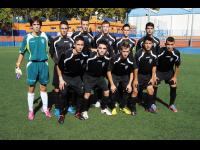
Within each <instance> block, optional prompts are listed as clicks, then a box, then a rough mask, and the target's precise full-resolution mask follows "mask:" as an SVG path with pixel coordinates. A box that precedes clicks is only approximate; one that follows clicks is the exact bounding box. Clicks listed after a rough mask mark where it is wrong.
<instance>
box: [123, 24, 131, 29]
mask: <svg viewBox="0 0 200 150" xmlns="http://www.w3.org/2000/svg"><path fill="white" fill-rule="evenodd" d="M125 27H129V28H130V25H129V24H124V25H123V27H122V29H124V28H125Z"/></svg>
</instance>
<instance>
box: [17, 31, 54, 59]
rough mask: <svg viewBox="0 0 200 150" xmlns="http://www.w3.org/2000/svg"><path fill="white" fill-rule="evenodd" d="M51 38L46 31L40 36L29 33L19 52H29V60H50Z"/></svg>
mask: <svg viewBox="0 0 200 150" xmlns="http://www.w3.org/2000/svg"><path fill="white" fill-rule="evenodd" d="M49 38H50V37H49V36H47V35H46V33H44V32H41V33H40V35H38V36H35V35H32V33H28V34H27V35H26V36H25V37H24V39H23V42H22V46H21V48H20V50H19V53H21V54H24V53H25V52H28V55H27V56H28V61H45V60H48V45H49V43H50V42H49Z"/></svg>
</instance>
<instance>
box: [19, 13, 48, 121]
mask: <svg viewBox="0 0 200 150" xmlns="http://www.w3.org/2000/svg"><path fill="white" fill-rule="evenodd" d="M30 26H31V27H32V29H33V32H32V33H28V34H27V35H26V36H25V37H24V39H23V42H22V46H21V48H20V50H19V53H20V54H19V57H18V59H17V62H16V69H15V72H16V75H17V78H20V76H21V75H22V71H21V69H20V64H21V62H22V60H23V58H24V54H25V52H27V53H28V63H27V66H26V69H27V84H28V95H27V96H28V107H29V113H28V119H29V120H33V119H34V111H33V101H34V90H35V85H36V83H37V81H39V83H40V96H41V99H42V103H43V106H42V110H43V111H44V113H45V115H46V117H51V115H50V112H49V110H48V108H47V107H48V96H47V88H46V85H47V84H48V82H49V67H48V62H47V60H48V52H47V48H48V44H49V43H50V42H49V41H50V37H49V36H47V35H46V34H45V33H44V32H41V31H40V29H41V26H42V21H41V20H40V19H39V17H34V18H32V19H31V20H30Z"/></svg>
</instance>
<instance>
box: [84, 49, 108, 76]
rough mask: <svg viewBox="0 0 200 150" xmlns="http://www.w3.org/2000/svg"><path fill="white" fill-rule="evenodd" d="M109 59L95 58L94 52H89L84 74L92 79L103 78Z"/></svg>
mask: <svg viewBox="0 0 200 150" xmlns="http://www.w3.org/2000/svg"><path fill="white" fill-rule="evenodd" d="M109 61H110V58H108V57H106V56H103V57H99V56H97V53H96V52H91V53H90V56H89V57H88V59H87V64H86V73H87V74H89V75H90V76H93V77H100V76H105V75H106V73H107V71H108V66H109Z"/></svg>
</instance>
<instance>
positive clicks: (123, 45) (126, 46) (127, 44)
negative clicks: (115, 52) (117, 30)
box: [120, 42, 130, 50]
mask: <svg viewBox="0 0 200 150" xmlns="http://www.w3.org/2000/svg"><path fill="white" fill-rule="evenodd" d="M123 48H130V45H129V43H128V42H123V43H122V45H121V46H120V50H122V49H123Z"/></svg>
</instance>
